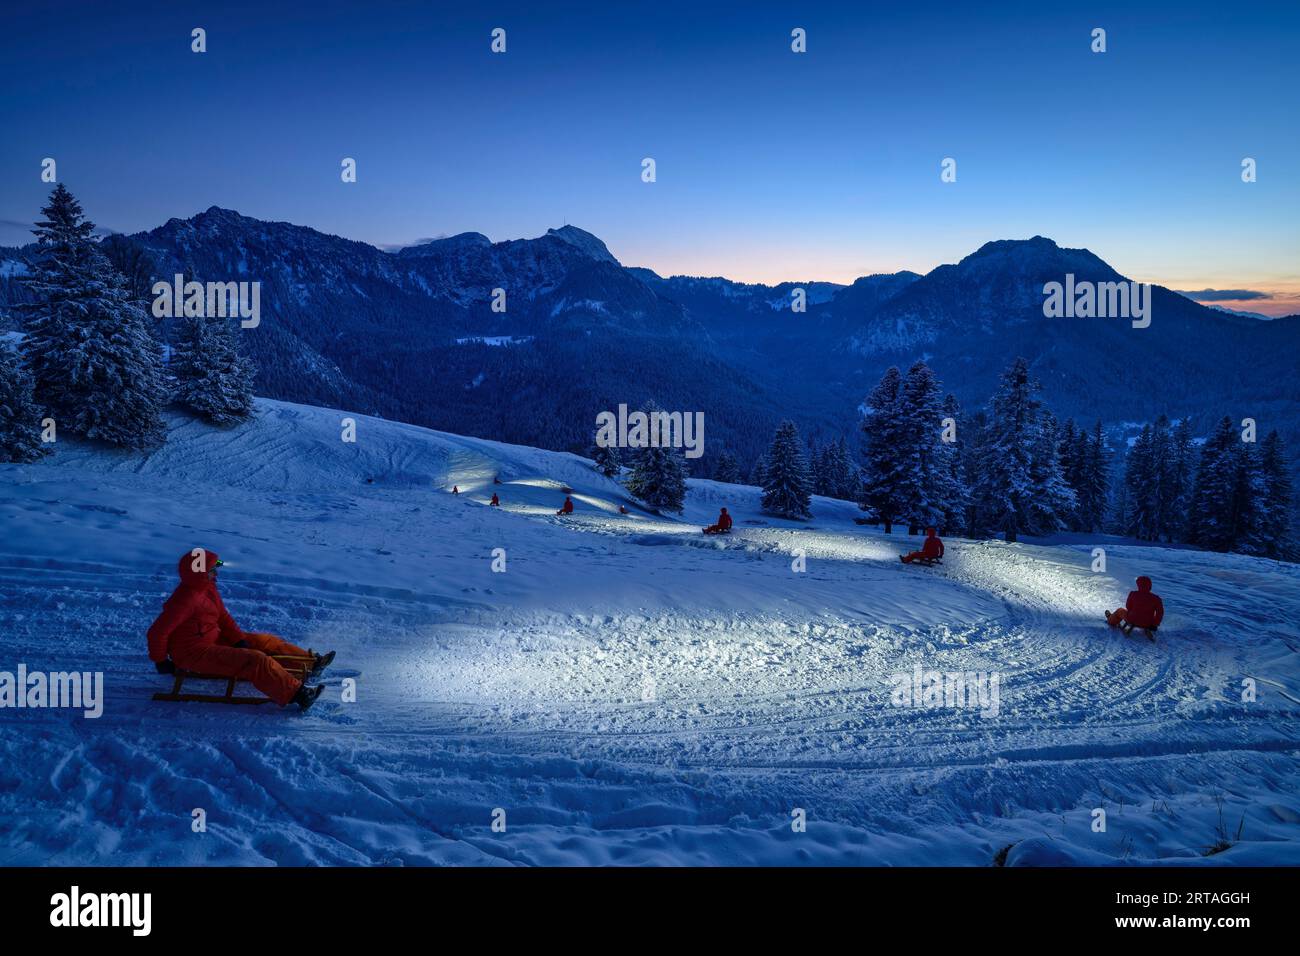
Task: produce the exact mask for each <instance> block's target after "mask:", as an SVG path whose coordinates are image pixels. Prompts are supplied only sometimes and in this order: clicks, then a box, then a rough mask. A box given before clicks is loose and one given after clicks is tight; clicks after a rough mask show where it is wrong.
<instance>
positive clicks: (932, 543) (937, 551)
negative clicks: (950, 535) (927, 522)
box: [921, 528, 943, 558]
mask: <svg viewBox="0 0 1300 956" xmlns="http://www.w3.org/2000/svg"><path fill="white" fill-rule="evenodd" d="M921 553H922V554H923V555H925V556H926V557H927V558H942V557H943V542H942V541H940V540H939V538H938V536H937V535H936V534H935V533H934V529H933V528H926V529H925V544H923V545H921Z"/></svg>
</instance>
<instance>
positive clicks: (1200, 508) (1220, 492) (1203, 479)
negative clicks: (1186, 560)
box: [1192, 415, 1241, 551]
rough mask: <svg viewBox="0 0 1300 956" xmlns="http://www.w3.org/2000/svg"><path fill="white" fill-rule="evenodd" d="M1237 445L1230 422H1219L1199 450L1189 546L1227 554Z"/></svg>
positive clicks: (1232, 537)
mask: <svg viewBox="0 0 1300 956" xmlns="http://www.w3.org/2000/svg"><path fill="white" fill-rule="evenodd" d="M1239 445H1240V442H1238V440H1237V430H1236V428H1235V427H1234V426H1233V424H1232V419H1231V418H1229V417H1228V416H1227V415H1225V416H1223V418H1222V419H1220V421H1219V424H1218V426H1217V427H1216V428H1215V430H1214V433H1213V434H1212V435H1211V436H1210V437H1209V438H1208V439H1206V442H1205V446H1204V447H1203V448H1202V449H1201V461H1200V465H1199V467H1198V468H1197V471H1196V484H1195V488H1194V491H1193V493H1192V543H1193V544H1199V545H1200V546H1201V547H1203V548H1208V549H1209V550H1211V551H1231V550H1232V548H1233V546H1234V544H1235V543H1236V537H1237V515H1236V508H1237V503H1238V493H1239V490H1240V489H1239V483H1240V474H1239V473H1240V470H1241V469H1240V466H1239V462H1240V452H1239Z"/></svg>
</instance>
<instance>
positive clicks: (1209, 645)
mask: <svg viewBox="0 0 1300 956" xmlns="http://www.w3.org/2000/svg"><path fill="white" fill-rule="evenodd" d="M258 410H259V415H258V418H257V420H256V421H255V422H252V423H249V424H247V425H244V426H241V427H239V428H236V429H234V430H232V431H220V430H216V429H212V428H209V427H206V426H204V425H201V424H198V423H196V422H193V421H191V420H189V419H186V418H182V417H175V418H173V419H172V432H171V436H170V439H169V441H168V443H167V445H166V446H165V447H163V448H162V449H160V450H159V451H157V452H155V453H153V454H151V455H148V456H140V455H132V454H126V453H114V452H107V451H104V450H102V449H91V448H89V447H87V446H84V445H77V444H75V443H70V442H61V443H60V448H59V451H58V453H57V454H56V455H54V456H53V457H52V458H50V459H48V460H46V461H45V462H42V463H40V464H36V465H30V466H14V465H5V466H0V670H8V671H14V670H16V668H17V666H18V665H19V664H20V663H22V664H25V665H26V666H27V668H28V669H29V670H44V671H64V670H73V669H75V670H85V671H102V672H103V673H104V675H105V681H106V691H105V696H106V702H105V705H104V713H103V716H102V717H100V718H99V719H86V718H85V717H83V716H81V715H80V712H70V711H67V710H53V709H45V710H32V709H25V710H12V709H9V710H0V864H79V863H93V864H134V865H151V864H176V863H181V864H199V863H205V862H212V863H227V864H229V863H234V864H268V863H280V864H301V863H320V864H352V863H374V864H425V863H447V864H457V863H461V864H495V863H505V864H515V863H534V864H578V863H666V864H691V863H716V864H739V863H790V864H802V863H830V864H857V863H861V864H877V863H887V864H970V865H980V866H983V865H992V864H993V862H994V860H995V858H1000V859H1002V860H1005V862H1007V863H1009V864H1016V863H1055V862H1074V863H1085V864H1091V863H1117V862H1128V863H1197V864H1233V863H1237V864H1277V863H1289V864H1295V863H1298V862H1300V787H1298V786H1297V785H1298V784H1300V760H1298V757H1300V735H1298V734H1297V730H1298V728H1300V724H1298V723H1297V718H1298V717H1300V665H1297V661H1296V651H1297V649H1300V629H1298V625H1297V621H1300V588H1298V587H1297V585H1298V584H1300V574H1298V573H1297V569H1296V568H1295V567H1294V566H1289V565H1278V564H1276V563H1272V562H1267V561H1262V560H1256V559H1251V558H1245V557H1240V556H1225V555H1209V554H1203V553H1199V552H1195V551H1189V550H1175V549H1163V548H1153V547H1139V546H1134V545H1132V544H1126V543H1124V542H1120V541H1115V540H1100V541H1091V540H1081V539H1071V540H1068V541H1058V542H1053V543H1050V544H1047V543H1035V544H1028V543H1022V544H1016V545H1008V544H1004V543H997V542H968V541H960V540H951V541H949V542H948V548H949V550H948V559H947V561H946V564H945V565H944V566H943V567H939V568H933V569H926V568H920V567H905V566H903V565H902V564H900V563H899V561H898V559H897V555H898V554H899V552H900V551H902V550H904V549H907V550H910V549H911V548H912V547H914V546H916V544H917V542H916V540H915V539H911V538H908V537H907V536H906V535H904V534H898V533H896V534H894V535H893V536H888V537H887V536H885V535H884V534H882V533H881V532H880V531H879V530H878V529H874V528H868V527H863V526H860V525H857V524H855V523H854V522H853V520H852V519H853V518H854V517H856V516H857V515H858V514H859V513H858V511H857V509H856V508H854V507H853V506H852V505H850V504H847V503H841V502H831V501H825V500H821V499H817V500H815V502H814V510H815V512H816V517H815V519H814V520H813V521H812V522H809V523H807V524H796V523H789V522H781V521H774V520H770V519H766V518H764V517H763V516H762V515H761V514H760V512H759V507H758V492H757V491H756V489H753V488H747V487H740V486H732V485H718V484H715V483H713V482H708V481H694V482H692V483H691V491H690V497H689V500H688V507H687V509H686V513H685V515H684V516H682V518H681V520H677V519H670V518H662V517H656V516H653V515H649V514H647V513H645V512H644V511H643V510H641V509H639V508H637V507H635V505H634V504H633V503H632V502H631V501H629V500H628V499H627V498H626V497H625V495H624V494H623V492H622V489H621V488H620V487H619V486H618V485H616V484H615V483H613V482H610V481H607V480H605V479H603V478H601V477H600V476H599V475H597V474H596V473H594V472H593V471H592V470H591V468H590V466H589V465H588V464H587V463H586V462H584V461H583V460H582V459H580V458H577V457H575V456H572V455H564V454H557V453H552V452H543V451H538V450H535V449H531V448H521V447H515V446H509V445H502V444H498V443H494V442H490V441H481V440H476V439H468V438H461V437H457V436H454V435H447V434H442V433H438V432H432V431H428V430H425V429H420V428H415V427H412V426H408V425H402V424H396V423H392V422H386V421H381V420H377V419H370V418H365V417H362V416H353V417H355V418H356V420H357V423H358V424H357V441H356V443H355V444H348V443H345V442H343V441H341V440H340V434H341V426H340V419H341V418H343V417H344V415H345V414H346V413H343V412H336V411H331V410H327V409H318V408H310V407H306V406H299V405H290V404H284V403H277V402H269V401H263V402H259V406H258ZM495 474H499V475H500V478H501V481H502V484H501V485H499V486H496V485H493V481H492V479H493V476H494V475H495ZM453 485H458V486H459V488H460V491H461V494H459V495H455V496H454V495H452V494H450V490H451V488H452V486H453ZM564 486H570V487H572V488H573V489H574V494H573V498H574V501H575V503H576V505H577V509H578V510H577V513H576V514H575V515H573V516H572V517H567V518H557V517H556V516H555V514H554V512H555V510H556V509H557V508H558V507H559V506H560V504H561V502H562V501H563V497H564V495H563V492H562V491H561V488H563V487H564ZM494 490H495V491H498V492H499V493H500V494H501V498H502V505H503V507H502V508H500V509H496V508H490V507H488V506H487V499H488V498H489V497H490V496H491V494H492V492H493V491H494ZM620 503H624V504H627V505H628V507H629V508H630V509H631V511H632V513H631V514H630V515H628V516H621V515H619V514H618V506H619V504H620ZM721 504H725V505H727V506H728V507H729V508H730V510H731V511H732V513H733V514H734V515H735V517H736V531H735V533H734V534H733V535H732V536H731V537H730V538H727V539H719V538H706V537H704V536H703V535H701V534H700V533H699V528H700V526H701V525H703V524H706V523H709V522H711V521H712V520H713V518H714V516H715V515H716V513H717V508H718V506H719V505H721ZM1098 544H1101V545H1103V546H1105V547H1106V549H1107V558H1108V567H1107V570H1106V571H1105V572H1104V573H1096V572H1093V571H1092V570H1091V565H1092V561H1093V558H1092V554H1091V552H1092V548H1093V547H1095V546H1096V545H1098ZM197 545H203V546H206V547H209V548H211V549H213V550H216V551H218V552H219V553H220V554H221V555H222V557H223V559H226V560H227V561H229V562H230V567H229V568H226V569H224V570H223V573H222V582H221V587H222V590H223V593H224V594H225V596H226V602H227V605H228V606H229V608H230V609H231V611H232V612H233V613H234V615H235V617H236V619H237V620H238V621H239V622H240V623H241V625H243V626H244V627H245V628H246V629H249V630H269V631H274V632H277V633H279V634H281V635H282V636H284V637H286V638H287V639H289V640H292V641H295V642H296V643H299V644H302V645H304V646H311V647H313V648H316V649H325V648H334V649H336V650H337V651H338V654H339V658H338V661H337V662H336V665H335V667H334V668H333V669H332V670H331V672H330V674H329V675H328V676H329V681H328V684H329V686H328V688H327V690H326V693H325V695H324V696H323V697H322V699H321V702H320V703H318V704H317V705H316V707H315V708H314V709H313V710H312V711H311V712H310V713H308V714H306V715H301V714H298V713H297V712H296V709H293V708H289V709H285V710H282V711H280V710H276V709H274V708H267V707H258V708H234V707H221V706H214V705H203V704H173V703H155V702H153V701H151V700H150V695H151V693H153V692H154V691H155V690H159V689H164V687H165V686H166V685H168V684H169V682H168V680H167V679H166V678H163V677H160V676H158V675H157V674H155V673H154V671H153V667H152V665H151V664H150V663H149V661H148V660H147V658H146V655H145V641H144V632H145V630H146V628H147V627H148V625H149V623H150V622H151V621H152V619H153V617H154V615H155V614H156V613H157V611H158V609H159V607H160V605H161V602H162V600H163V599H164V598H165V597H166V596H167V594H169V593H170V591H171V589H172V587H173V585H174V581H175V565H176V561H177V558H178V557H179V555H180V554H181V553H182V552H183V551H185V550H188V549H189V548H191V547H194V546H197ZM498 548H500V549H504V557H505V562H506V563H505V571H504V572H494V571H493V559H494V555H493V552H494V549H498ZM800 549H802V552H803V554H804V557H805V559H806V571H803V572H798V571H795V570H793V565H794V563H795V561H796V556H797V552H798V551H799V550H800ZM1141 573H1146V574H1150V575H1151V576H1152V577H1153V578H1154V579H1155V582H1156V588H1155V589H1156V591H1157V592H1159V593H1160V594H1161V595H1162V596H1163V597H1164V599H1165V602H1166V606H1167V608H1168V616H1167V618H1166V622H1165V626H1164V627H1163V628H1162V630H1161V633H1160V639H1159V641H1158V642H1157V643H1155V644H1152V643H1150V642H1148V641H1146V640H1145V639H1143V638H1139V637H1134V638H1128V639H1126V638H1124V637H1122V636H1120V635H1119V634H1118V633H1116V632H1114V631H1111V630H1109V629H1108V628H1106V627H1105V626H1104V623H1103V622H1102V621H1101V612H1102V609H1103V608H1106V607H1114V606H1115V605H1116V604H1117V603H1119V602H1121V601H1122V599H1123V596H1124V595H1125V594H1126V593H1127V592H1128V591H1129V589H1130V587H1131V582H1132V581H1133V579H1134V577H1135V576H1136V575H1138V574H1141ZM918 665H919V666H920V667H922V668H923V669H925V670H937V671H943V672H979V673H980V674H983V675H988V674H994V673H995V674H997V675H998V677H999V685H998V686H999V698H998V702H997V704H998V706H997V708H996V713H993V712H992V708H989V707H985V708H984V709H983V710H980V709H972V708H960V707H955V706H943V707H933V708H915V707H899V706H894V704H893V703H892V702H891V695H892V692H893V690H894V686H895V685H894V682H893V675H896V674H908V675H911V674H912V673H913V671H914V668H915V667H917V666H918ZM347 677H354V678H356V684H357V688H358V700H357V701H356V702H355V703H344V702H342V701H341V700H340V693H339V689H340V681H341V679H342V678H347ZM1247 678H1253V679H1254V680H1255V682H1256V684H1257V687H1258V698H1257V700H1255V701H1254V702H1243V700H1242V692H1243V685H1242V682H1243V680H1245V679H1247ZM196 808H202V809H204V810H205V811H206V814H207V832H205V833H195V832H192V828H191V812H192V811H193V810H194V809H196ZM1096 808H1101V809H1104V810H1105V814H1106V816H1105V823H1106V827H1105V830H1104V832H1097V831H1096V829H1095V828H1094V819H1095V815H1094V810H1095V809H1096ZM498 809H500V810H504V811H505V821H506V828H505V832H494V830H493V828H492V822H493V814H494V811H496V810H498ZM797 811H802V812H803V814H804V815H805V816H806V820H807V827H806V831H805V832H797V831H796V828H794V827H792V825H791V824H792V820H793V819H794V817H793V816H792V814H795V813H796V812H797ZM1239 828H1240V840H1239V842H1235V844H1234V845H1232V846H1231V847H1230V848H1228V849H1226V850H1224V851H1222V852H1219V853H1214V854H1212V855H1208V856H1206V855H1204V854H1205V853H1206V850H1207V849H1208V848H1209V847H1211V846H1213V845H1214V844H1216V843H1218V842H1219V840H1220V839H1221V838H1222V837H1223V836H1224V835H1225V834H1226V836H1227V840H1228V842H1233V841H1235V840H1236V837H1237V835H1238V829H1239ZM1008 847H1010V849H1009V850H1008Z"/></svg>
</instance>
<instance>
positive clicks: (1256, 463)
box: [1232, 442, 1268, 555]
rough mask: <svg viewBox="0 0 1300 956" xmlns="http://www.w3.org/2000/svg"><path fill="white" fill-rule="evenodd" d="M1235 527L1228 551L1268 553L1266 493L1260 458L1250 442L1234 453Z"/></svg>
mask: <svg viewBox="0 0 1300 956" xmlns="http://www.w3.org/2000/svg"><path fill="white" fill-rule="evenodd" d="M1232 498H1233V502H1232V512H1233V521H1234V524H1235V534H1234V535H1233V543H1232V550H1233V551H1239V552H1240V553H1242V554H1256V555H1263V554H1265V553H1266V552H1267V551H1268V490H1267V486H1266V483H1265V480H1264V468H1263V462H1262V461H1261V456H1260V455H1259V453H1258V452H1257V451H1256V450H1255V445H1254V443H1253V442H1250V443H1243V444H1242V445H1241V447H1240V448H1239V449H1238V451H1237V482H1236V485H1235V486H1234V489H1233V496H1232Z"/></svg>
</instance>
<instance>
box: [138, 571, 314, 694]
mask: <svg viewBox="0 0 1300 956" xmlns="http://www.w3.org/2000/svg"><path fill="white" fill-rule="evenodd" d="M201 555H202V556H201V557H200V553H199V550H198V549H197V548H196V549H195V550H194V551H187V552H186V553H185V554H183V555H181V559H180V561H179V562H178V566H177V569H178V571H179V572H180V578H181V583H180V584H179V585H178V586H177V588H176V590H175V591H173V592H172V596H171V597H169V598H168V599H167V603H166V604H164V605H163V609H162V613H161V614H159V615H158V618H157V620H155V621H154V622H153V624H152V625H151V626H150V628H149V659H150V660H151V661H153V662H154V666H155V667H156V668H157V669H158V673H160V674H171V673H173V672H175V670H176V668H178V667H179V668H181V669H182V670H187V671H195V672H198V673H202V674H215V675H218V676H221V677H235V678H239V679H242V680H247V681H249V682H250V683H251V684H252V685H253V686H254V687H256V688H257V689H258V690H260V691H261V692H262V693H263V694H265V695H266V696H267V697H269V698H271V700H273V701H275V702H276V703H277V704H279V705H280V706H281V707H283V706H284V705H285V704H288V703H296V704H297V705H298V706H299V707H301V708H302V709H303V710H306V709H307V708H308V707H310V706H311V705H312V702H314V701H315V700H316V698H317V697H318V696H319V695H320V692H321V690H322V688H321V687H319V686H317V687H308V686H306V685H305V684H304V683H303V681H301V680H299V679H298V678H296V677H294V676H293V675H291V674H290V673H289V672H288V671H286V670H285V669H284V667H282V666H281V665H280V663H279V661H277V660H275V659H274V658H273V657H271V656H270V655H272V654H283V655H292V656H294V657H302V658H306V659H308V660H311V661H312V662H313V663H312V666H311V673H313V674H314V673H319V671H320V670H322V669H323V668H324V667H325V666H326V665H328V664H329V662H330V661H332V660H333V659H334V654H333V652H330V653H329V654H328V655H325V656H324V657H322V656H321V655H319V654H313V653H312V652H311V651H305V650H303V649H302V648H301V647H297V646H295V645H293V644H290V643H289V642H288V641H282V640H281V639H280V638H278V637H276V636H275V635H274V634H261V633H256V632H252V631H244V630H241V629H240V627H239V625H238V624H236V623H235V619H234V618H233V617H231V616H230V612H229V611H227V610H226V606H225V604H224V603H222V600H221V595H220V594H219V593H218V592H217V569H218V568H219V567H221V559H220V558H219V557H218V556H217V555H216V553H215V552H212V551H203V552H201ZM308 676H310V674H309V675H308Z"/></svg>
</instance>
